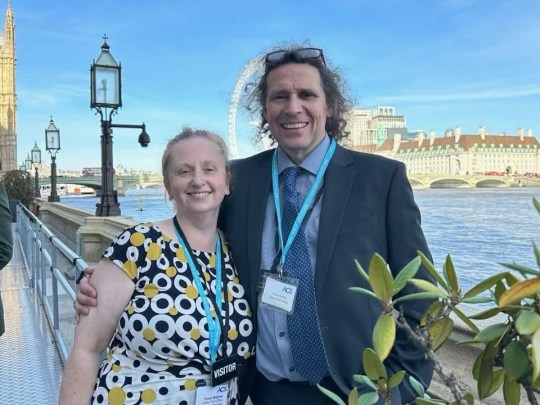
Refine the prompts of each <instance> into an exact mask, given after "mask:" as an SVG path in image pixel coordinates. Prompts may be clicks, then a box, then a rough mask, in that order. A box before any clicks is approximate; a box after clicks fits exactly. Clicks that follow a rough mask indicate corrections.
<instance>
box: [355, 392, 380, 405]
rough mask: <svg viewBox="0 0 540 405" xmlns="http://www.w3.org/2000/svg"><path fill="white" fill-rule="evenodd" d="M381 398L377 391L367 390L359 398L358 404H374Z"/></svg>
mask: <svg viewBox="0 0 540 405" xmlns="http://www.w3.org/2000/svg"><path fill="white" fill-rule="evenodd" d="M378 400H379V394H378V393H376V392H366V393H365V394H362V395H360V398H358V404H360V405H373V404H374V403H376V402H377V401H378Z"/></svg>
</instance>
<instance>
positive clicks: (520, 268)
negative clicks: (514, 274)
mask: <svg viewBox="0 0 540 405" xmlns="http://www.w3.org/2000/svg"><path fill="white" fill-rule="evenodd" d="M499 264H500V265H501V266H504V267H508V268H509V269H512V270H516V271H518V272H519V273H520V274H521V275H522V276H524V275H525V274H528V275H530V276H535V277H538V275H539V274H540V272H539V271H538V270H535V269H531V268H530V267H526V266H522V265H521V264H517V263H499Z"/></svg>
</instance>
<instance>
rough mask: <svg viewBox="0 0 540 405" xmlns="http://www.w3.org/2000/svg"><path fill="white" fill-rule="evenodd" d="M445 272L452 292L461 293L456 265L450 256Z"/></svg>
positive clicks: (447, 259) (447, 257)
mask: <svg viewBox="0 0 540 405" xmlns="http://www.w3.org/2000/svg"><path fill="white" fill-rule="evenodd" d="M443 272H444V277H445V278H446V281H448V285H449V286H450V288H451V289H452V291H455V292H457V291H459V284H458V279H457V275H456V270H455V268H454V263H452V258H451V257H450V255H447V256H446V262H445V263H444V265H443Z"/></svg>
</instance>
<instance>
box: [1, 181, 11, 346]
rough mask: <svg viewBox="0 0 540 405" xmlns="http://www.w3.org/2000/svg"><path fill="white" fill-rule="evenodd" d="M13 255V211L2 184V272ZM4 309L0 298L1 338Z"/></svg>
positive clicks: (3, 327) (3, 326) (3, 329)
mask: <svg viewBox="0 0 540 405" xmlns="http://www.w3.org/2000/svg"><path fill="white" fill-rule="evenodd" d="M12 254H13V236H12V234H11V211H10V209H9V203H8V197H7V194H6V189H5V188H4V184H2V183H0V270H2V269H3V268H4V267H5V266H6V265H7V264H8V263H9V262H10V260H11V256H12ZM4 331H5V325H4V309H3V306H2V297H1V296H0V336H2V335H3V334H4Z"/></svg>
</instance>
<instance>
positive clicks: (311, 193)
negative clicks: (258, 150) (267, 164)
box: [272, 138, 336, 268]
mask: <svg viewBox="0 0 540 405" xmlns="http://www.w3.org/2000/svg"><path fill="white" fill-rule="evenodd" d="M335 150H336V140H335V139H334V138H332V139H331V141H330V146H329V147H328V150H327V151H326V154H325V155H324V158H323V161H322V163H321V166H320V167H319V170H318V171H317V176H316V177H315V181H314V182H313V184H312V185H311V187H310V189H309V192H308V194H307V196H306V198H305V200H304V203H303V204H302V207H301V208H300V210H299V211H298V215H297V216H296V220H295V221H294V223H293V226H292V228H291V232H290V233H289V237H288V238H287V241H286V243H285V244H284V243H283V230H282V228H281V204H280V196H279V180H278V164H277V163H278V162H277V160H278V158H277V154H278V152H277V149H276V150H274V156H273V158H272V191H273V195H274V206H275V209H276V219H277V228H278V235H279V247H280V251H281V258H280V261H279V263H280V268H283V264H284V263H285V257H286V256H287V252H288V251H289V248H290V247H291V245H292V243H293V241H294V238H295V237H296V234H297V233H298V231H299V230H300V227H301V226H302V222H303V220H304V217H305V216H306V213H307V211H308V210H309V208H310V207H311V204H312V203H313V200H314V198H315V195H316V193H317V190H318V189H319V186H320V184H321V182H322V179H323V177H324V174H325V173H326V169H327V167H328V164H329V163H330V159H332V156H333V155H334V151H335Z"/></svg>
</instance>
